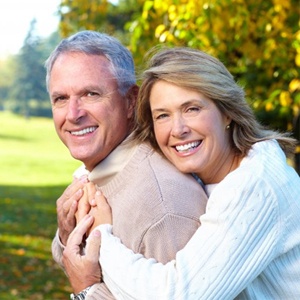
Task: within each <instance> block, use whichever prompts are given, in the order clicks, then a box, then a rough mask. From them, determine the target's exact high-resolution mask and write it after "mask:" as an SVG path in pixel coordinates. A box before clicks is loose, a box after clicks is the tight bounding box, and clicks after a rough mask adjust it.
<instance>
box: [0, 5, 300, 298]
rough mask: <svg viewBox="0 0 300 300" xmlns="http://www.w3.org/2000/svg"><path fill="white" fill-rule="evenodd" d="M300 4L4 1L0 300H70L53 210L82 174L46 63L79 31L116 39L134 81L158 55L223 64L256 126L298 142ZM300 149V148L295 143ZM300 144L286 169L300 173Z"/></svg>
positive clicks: (0, 17)
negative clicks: (170, 49) (58, 121)
mask: <svg viewBox="0 0 300 300" xmlns="http://www.w3.org/2000/svg"><path fill="white" fill-rule="evenodd" d="M299 16H300V3H299V0H264V1H257V0H207V1H205V0H177V1H176V0H153V1H141V0H119V1H118V0H115V1H102V0H43V1H40V0H27V1H23V0H10V1H8V0H7V1H6V0H0V38H1V43H0V166H1V172H0V299H67V298H68V297H69V292H70V289H69V286H68V282H67V280H66V278H65V275H64V274H63V272H62V271H61V270H60V269H59V268H58V267H57V266H56V265H55V264H54V263H53V261H52V258H51V251H50V247H51V240H52V238H53V236H54V234H55V229H56V211H55V201H56V199H57V198H58V197H59V195H60V194H61V193H62V191H63V190H64V188H65V187H66V185H68V184H69V183H70V181H71V180H72V172H73V170H74V169H75V168H76V167H77V166H78V165H79V163H78V162H77V161H74V160H73V159H72V158H71V157H70V155H69V153H68V151H67V149H66V148H64V146H63V145H62V143H61V142H60V141H59V140H58V138H57V136H56V133H55V131H54V126H53V124H52V119H51V106H50V102H49V97H48V94H47V91H46V86H45V79H44V78H45V70H44V62H45V60H46V58H47V57H48V55H49V54H50V52H51V51H52V50H53V49H54V47H55V46H56V45H57V44H58V42H59V41H60V40H61V39H62V38H64V37H67V36H68V35H70V34H72V33H75V32H77V31H79V30H84V29H92V30H97V31H103V32H106V33H109V34H111V35H114V36H115V37H117V38H118V39H120V40H121V42H122V43H123V44H124V45H125V46H127V47H128V49H129V50H130V51H131V52H132V53H133V56H134V59H135V63H136V66H137V68H136V69H137V74H139V73H140V71H141V70H142V69H143V67H144V62H145V61H144V56H145V54H146V53H147V51H148V50H149V49H150V48H151V47H153V46H155V45H157V44H165V45H168V46H175V45H176V46H189V47H193V48H197V49H201V50H204V51H206V52H208V53H210V54H212V55H213V56H216V57H218V58H219V59H220V60H221V61H222V62H223V63H224V64H225V65H226V66H227V67H228V69H229V70H230V71H231V73H232V74H233V75H234V76H235V78H236V80H237V81H238V82H239V83H240V84H241V85H242V86H244V87H245V91H246V94H247V101H249V104H250V105H251V106H252V108H253V109H254V111H255V114H256V115H257V117H258V118H259V120H260V121H261V122H262V123H263V124H265V125H267V126H269V127H271V128H274V129H278V130H280V131H286V130H288V131H290V132H291V133H292V134H293V135H294V137H296V138H297V139H298V140H300V121H299V114H300V77H299V73H300V30H299V25H300V21H299ZM299 143H300V142H299ZM299 156H300V144H299V145H298V147H297V148H296V149H295V155H294V157H292V158H291V159H290V160H289V163H290V164H291V165H292V166H293V167H294V168H295V169H296V170H297V171H298V173H300V158H299Z"/></svg>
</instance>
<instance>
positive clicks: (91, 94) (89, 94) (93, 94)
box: [86, 92, 98, 97]
mask: <svg viewBox="0 0 300 300" xmlns="http://www.w3.org/2000/svg"><path fill="white" fill-rule="evenodd" d="M86 95H87V96H88V97H93V96H98V93H94V92H88V93H86Z"/></svg>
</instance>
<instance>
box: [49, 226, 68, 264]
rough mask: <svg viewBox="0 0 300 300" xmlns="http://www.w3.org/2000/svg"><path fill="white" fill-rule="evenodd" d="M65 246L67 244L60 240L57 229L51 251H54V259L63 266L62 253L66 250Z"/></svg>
mask: <svg viewBox="0 0 300 300" xmlns="http://www.w3.org/2000/svg"><path fill="white" fill-rule="evenodd" d="M64 248H65V246H64V245H63V244H62V243H61V241H60V238H59V231H58V229H57V231H56V234H55V237H54V239H53V241H52V245H51V251H52V257H53V259H54V260H55V262H56V263H57V264H58V265H59V266H60V267H61V268H63V263H62V253H63V251H64Z"/></svg>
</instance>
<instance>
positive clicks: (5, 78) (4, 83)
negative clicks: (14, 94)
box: [0, 56, 16, 110]
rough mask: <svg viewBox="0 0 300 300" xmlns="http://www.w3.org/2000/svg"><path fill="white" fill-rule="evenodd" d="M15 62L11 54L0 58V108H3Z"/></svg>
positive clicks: (11, 80) (13, 74)
mask: <svg viewBox="0 0 300 300" xmlns="http://www.w3.org/2000/svg"><path fill="white" fill-rule="evenodd" d="M15 70H16V63H15V60H14V58H13V56H9V57H7V58H5V59H1V60H0V110H4V107H5V101H6V100H7V98H8V96H9V92H10V88H11V86H12V85H13V81H14V76H15Z"/></svg>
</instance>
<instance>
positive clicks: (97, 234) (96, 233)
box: [93, 230, 101, 236]
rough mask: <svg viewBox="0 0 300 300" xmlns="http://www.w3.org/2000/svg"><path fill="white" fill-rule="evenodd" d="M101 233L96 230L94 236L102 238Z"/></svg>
mask: <svg viewBox="0 0 300 300" xmlns="http://www.w3.org/2000/svg"><path fill="white" fill-rule="evenodd" d="M100 235H101V232H100V231H99V230H94V231H93V236H100Z"/></svg>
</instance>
